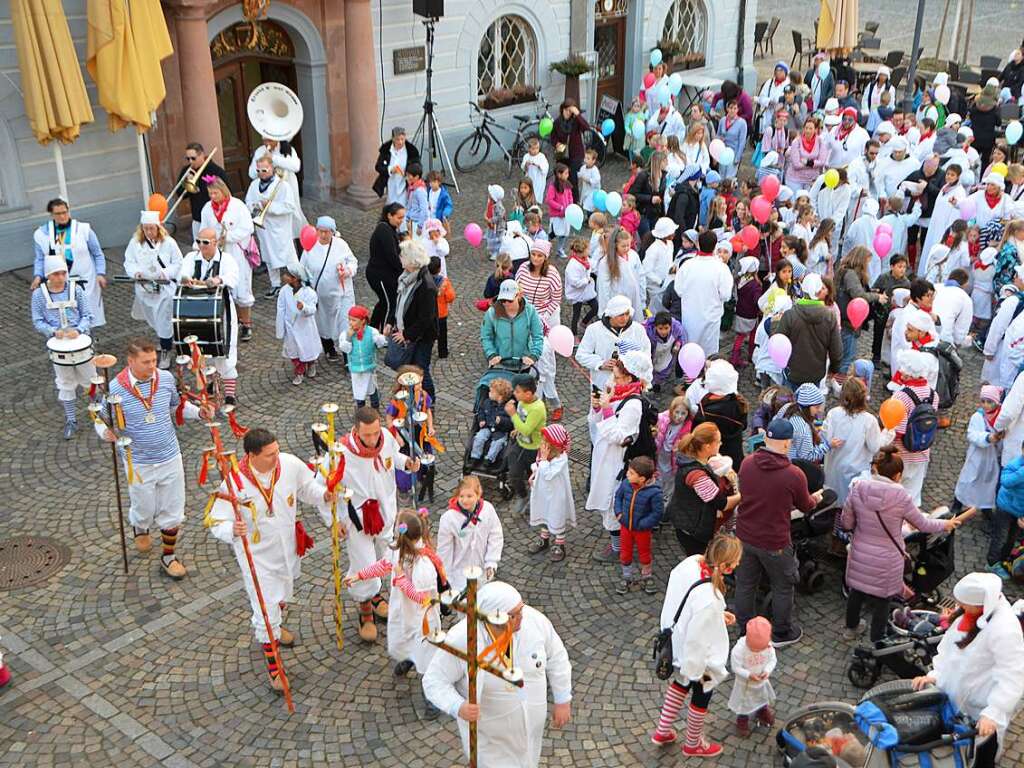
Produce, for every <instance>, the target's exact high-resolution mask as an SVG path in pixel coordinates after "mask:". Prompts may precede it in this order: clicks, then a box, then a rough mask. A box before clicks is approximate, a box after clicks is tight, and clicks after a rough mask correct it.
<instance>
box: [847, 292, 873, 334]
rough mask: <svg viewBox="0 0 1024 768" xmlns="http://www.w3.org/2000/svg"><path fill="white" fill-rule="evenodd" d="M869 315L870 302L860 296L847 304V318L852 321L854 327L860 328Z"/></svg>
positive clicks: (855, 328)
mask: <svg viewBox="0 0 1024 768" xmlns="http://www.w3.org/2000/svg"><path fill="white" fill-rule="evenodd" d="M867 317H868V303H867V302H866V301H864V299H862V298H860V297H858V298H856V299H853V300H851V301H850V303H849V304H847V305H846V318H847V319H848V320H849V321H850V325H852V326H853V329H854V330H855V331H856V330H859V329H860V327H861V326H862V325H863V324H864V321H865V320H867Z"/></svg>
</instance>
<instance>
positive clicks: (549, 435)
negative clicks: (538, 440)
mask: <svg viewBox="0 0 1024 768" xmlns="http://www.w3.org/2000/svg"><path fill="white" fill-rule="evenodd" d="M540 433H541V435H542V436H543V437H544V439H545V440H547V441H548V442H549V443H551V444H552V445H553V446H555V448H558V449H559V450H560V451H568V450H569V443H570V440H569V433H568V432H566V431H565V427H563V426H562V425H561V424H549V425H548V426H546V427H544V429H542V430H541V431H540Z"/></svg>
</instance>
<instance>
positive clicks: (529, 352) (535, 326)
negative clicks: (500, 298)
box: [480, 299, 544, 360]
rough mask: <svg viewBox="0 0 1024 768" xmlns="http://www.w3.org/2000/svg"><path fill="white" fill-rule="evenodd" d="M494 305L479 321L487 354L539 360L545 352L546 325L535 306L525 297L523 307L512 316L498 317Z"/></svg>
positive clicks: (485, 354) (486, 355) (482, 342)
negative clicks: (481, 320) (543, 324)
mask: <svg viewBox="0 0 1024 768" xmlns="http://www.w3.org/2000/svg"><path fill="white" fill-rule="evenodd" d="M494 310H495V308H494V307H491V308H490V309H488V310H487V314H485V315H484V321H483V322H482V323H481V324H480V344H481V345H482V346H483V348H484V357H485V358H487V359H488V360H490V359H491V358H492V357H495V356H497V357H500V358H502V359H503V360H507V359H510V358H522V357H532V358H533V359H534V360H539V359H540V355H541V352H543V351H544V327H543V326H542V325H541V322H540V315H538V314H537V310H536V309H535V308H534V306H533V305H532V304H531V303H530V302H528V301H526V300H525V299H524V300H523V306H522V309H520V310H519V314H518V315H516V316H515V317H513V318H508V317H504V316H496V315H495V313H494Z"/></svg>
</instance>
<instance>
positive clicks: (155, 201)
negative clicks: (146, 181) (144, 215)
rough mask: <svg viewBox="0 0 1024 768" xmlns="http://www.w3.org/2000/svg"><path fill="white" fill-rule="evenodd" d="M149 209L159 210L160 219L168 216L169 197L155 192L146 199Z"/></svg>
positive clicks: (147, 208)
mask: <svg viewBox="0 0 1024 768" xmlns="http://www.w3.org/2000/svg"><path fill="white" fill-rule="evenodd" d="M146 210H147V211H157V212H158V213H159V214H160V221H163V220H164V219H165V218H166V217H167V198H166V197H164V196H163V195H161V194H159V193H153V194H152V195H150V196H149V200H147V201H146Z"/></svg>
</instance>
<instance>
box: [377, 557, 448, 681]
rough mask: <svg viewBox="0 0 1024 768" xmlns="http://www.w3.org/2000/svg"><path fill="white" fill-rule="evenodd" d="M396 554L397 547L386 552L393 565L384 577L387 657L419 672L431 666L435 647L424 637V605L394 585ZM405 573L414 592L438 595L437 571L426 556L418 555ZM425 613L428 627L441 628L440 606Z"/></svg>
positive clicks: (433, 607)
mask: <svg viewBox="0 0 1024 768" xmlns="http://www.w3.org/2000/svg"><path fill="white" fill-rule="evenodd" d="M399 557H400V555H399V552H398V550H397V549H392V550H389V551H388V556H387V559H388V560H389V561H390V562H391V565H392V571H391V573H390V574H389V575H388V576H387V578H388V580H389V581H390V583H391V592H390V595H389V597H388V656H390V657H391V658H392V659H394V660H395V661H411V662H412V663H413V664H415V665H416V671H417V672H419V673H420V674H421V675H422V674H423V673H424V672H426V671H427V667H428V666H430V660H431V659H432V658H433V657H434V654H435V653H436V652H437V648H436V647H435V646H433V645H431V644H430V643H428V642H427V641H426V639H425V638H424V637H423V613H424V608H423V605H422V604H421V603H417V602H414V601H412V600H410V599H409V597H408V596H407V595H406V594H405V593H404V592H403V591H402V590H401V588H399V587H397V586H395V578H396V573H395V571H396V569H397V565H398V560H399ZM445 570H446V571H447V569H445ZM405 575H407V576H408V577H409V579H410V581H412V586H413V588H414V589H416V591H418V592H428V593H430V594H431V595H434V596H436V595H437V570H436V569H435V568H434V564H433V563H432V562H431V561H430V558H429V557H426V556H424V555H419V556H417V557H416V559H415V560H414V561H413V564H412V570H411V571H409V570H406V571H405ZM426 612H427V626H428V627H429V628H430V629H431V630H438V629H440V628H441V609H440V608H439V607H438V606H437V605H433V606H431V607H430V608H429V609H427V611H426Z"/></svg>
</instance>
